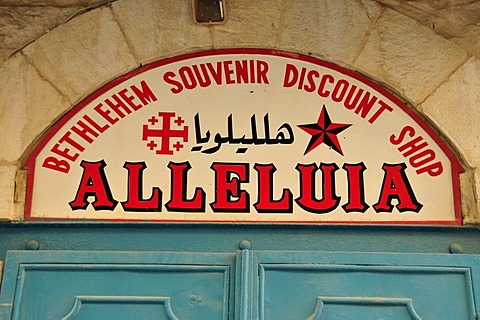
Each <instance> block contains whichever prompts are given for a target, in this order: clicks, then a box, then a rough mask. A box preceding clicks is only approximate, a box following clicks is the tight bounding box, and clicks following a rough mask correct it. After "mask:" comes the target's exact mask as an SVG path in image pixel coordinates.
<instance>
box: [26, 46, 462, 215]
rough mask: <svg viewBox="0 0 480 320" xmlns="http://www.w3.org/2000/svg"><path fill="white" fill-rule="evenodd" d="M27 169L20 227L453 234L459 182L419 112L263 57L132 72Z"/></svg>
mask: <svg viewBox="0 0 480 320" xmlns="http://www.w3.org/2000/svg"><path fill="white" fill-rule="evenodd" d="M25 166H26V168H27V169H28V170H29V178H28V192H27V193H28V195H27V203H26V212H25V218H26V219H28V220H29V219H86V220H115V221H159V222H160V221H164V222H229V223H232V222H234V223H236V222H246V223H254V222H255V223H257V222H259V223H365V224H366V223H408V224H459V223H461V214H460V207H459V190H458V189H459V185H458V174H459V172H461V170H462V168H461V166H460V164H459V163H458V161H457V160H456V158H455V157H454V155H453V154H452V152H451V151H450V150H449V149H448V148H447V147H446V146H445V144H444V143H443V142H442V141H441V140H440V138H439V137H438V136H437V135H436V134H435V133H434V132H433V130H432V129H430V128H429V127H428V126H427V125H426V124H425V123H424V122H423V121H422V120H421V119H420V118H419V117H418V116H417V115H416V114H415V113H414V112H412V111H411V110H410V109H409V108H408V107H407V106H405V105H404V104H403V103H401V102H400V101H399V100H398V99H397V98H395V97H394V96H393V95H392V94H391V93H389V92H388V91H387V90H385V89H384V88H382V87H380V86H379V85H377V84H375V83H373V82H372V81H370V80H368V79H366V78H365V77H363V76H361V75H359V74H357V73H355V72H352V71H349V70H346V69H344V68H341V67H339V66H337V65H334V64H332V63H329V62H325V61H322V60H318V59H315V58H312V57H308V56H302V55H297V54H291V53H284V52H277V51H270V50H257V49H246V50H241V49H232V50H217V51H209V52H201V53H194V54H189V55H183V56H179V57H175V58H171V59H166V60H162V61H159V62H155V63H152V64H150V65H148V66H144V67H142V68H140V69H138V70H135V71H133V72H131V73H129V74H127V75H125V76H123V77H121V78H119V79H117V80H114V81H112V82H111V83H109V84H107V85H106V86H104V87H103V88H101V89H100V90H98V91H96V92H95V93H93V94H92V95H90V96H89V97H88V98H86V99H85V100H84V101H82V102H81V103H80V104H79V105H77V106H75V107H74V108H73V109H72V110H71V111H70V112H68V113H67V114H66V115H65V116H64V117H63V118H62V119H61V120H60V121H59V122H58V123H56V124H55V125H54V126H53V127H52V129H51V130H50V131H49V132H48V134H47V135H46V136H45V137H44V139H43V140H42V141H41V142H40V144H39V145H38V146H37V148H36V149H35V150H34V152H33V153H32V155H31V156H30V157H29V159H28V160H27V162H26V165H25Z"/></svg>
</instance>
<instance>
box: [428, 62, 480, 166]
mask: <svg viewBox="0 0 480 320" xmlns="http://www.w3.org/2000/svg"><path fill="white" fill-rule="evenodd" d="M478 88H480V61H479V60H477V59H475V58H470V59H469V60H468V61H467V62H466V63H465V64H464V65H463V66H462V67H460V68H459V69H458V70H457V71H456V72H455V73H453V74H452V75H451V76H450V78H449V79H448V81H446V82H445V83H444V84H442V85H441V86H440V87H439V88H438V89H437V90H436V91H435V92H434V93H433V94H432V95H431V96H430V97H428V99H427V100H425V102H424V103H422V104H421V105H420V107H421V108H422V110H423V112H424V113H425V114H426V115H427V116H428V117H429V118H430V119H431V120H432V121H433V122H434V123H435V124H436V125H437V126H438V127H439V128H441V130H442V132H443V133H444V134H445V135H446V136H447V137H448V139H450V140H451V141H452V142H453V144H454V145H455V146H456V147H457V148H458V150H459V151H460V153H461V155H462V157H463V158H464V159H465V161H466V162H467V163H468V165H469V166H470V167H472V168H480V108H479V105H480V91H479V90H478Z"/></svg>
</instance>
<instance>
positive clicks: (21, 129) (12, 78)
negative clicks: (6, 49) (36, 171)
mask: <svg viewBox="0 0 480 320" xmlns="http://www.w3.org/2000/svg"><path fill="white" fill-rule="evenodd" d="M0 97H2V99H0V127H1V128H2V134H1V135H0V150H1V152H0V161H2V162H8V163H12V164H15V163H17V161H18V160H19V159H20V158H21V157H22V155H24V154H25V151H26V149H27V147H28V146H29V145H30V144H32V141H36V139H37V138H38V137H39V135H40V133H41V132H42V131H43V130H44V129H45V128H47V127H48V126H49V125H50V124H51V123H52V121H54V120H55V119H56V118H57V117H58V116H59V115H60V114H62V113H63V112H64V111H65V110H66V109H67V108H68V107H69V106H70V103H69V102H68V99H67V98H66V97H64V96H62V95H61V94H60V93H59V92H58V91H57V90H56V89H55V88H54V87H53V86H52V85H51V84H50V83H49V82H48V81H46V80H45V79H43V78H42V77H40V75H39V74H38V72H37V71H36V70H35V68H33V66H32V65H31V64H30V63H29V62H28V61H27V59H25V57H24V56H23V55H21V54H17V55H15V56H14V57H12V58H11V59H9V60H8V61H7V62H6V63H5V65H4V66H3V69H2V73H1V76H0Z"/></svg>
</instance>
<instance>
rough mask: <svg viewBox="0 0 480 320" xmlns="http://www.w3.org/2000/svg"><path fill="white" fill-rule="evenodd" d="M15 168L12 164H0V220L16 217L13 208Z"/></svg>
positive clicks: (14, 218)
mask: <svg viewBox="0 0 480 320" xmlns="http://www.w3.org/2000/svg"><path fill="white" fill-rule="evenodd" d="M16 170H17V167H16V166H14V165H0V220H17V219H16V218H18V217H15V216H14V209H13V200H14V190H15V173H16Z"/></svg>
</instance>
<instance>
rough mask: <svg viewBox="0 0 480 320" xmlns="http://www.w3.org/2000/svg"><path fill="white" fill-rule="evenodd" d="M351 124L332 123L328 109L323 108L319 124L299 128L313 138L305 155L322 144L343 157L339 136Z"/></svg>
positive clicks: (302, 125)
mask: <svg viewBox="0 0 480 320" xmlns="http://www.w3.org/2000/svg"><path fill="white" fill-rule="evenodd" d="M350 126H351V124H343V123H332V121H331V120H330V116H329V115H328V112H327V109H326V108H325V106H323V108H322V111H321V112H320V116H319V117H318V120H317V123H310V124H301V125H299V126H298V127H299V128H300V129H302V130H303V131H305V132H306V133H308V134H309V135H311V136H312V138H311V139H310V142H308V146H307V149H306V150H305V153H304V154H303V155H306V154H307V153H309V152H310V151H312V150H313V149H315V148H316V147H318V146H319V145H321V144H322V143H325V144H326V145H327V146H329V147H331V148H332V149H333V150H335V151H337V152H338V153H340V154H341V155H342V156H343V152H342V148H341V147H340V142H339V141H338V138H337V134H339V133H340V132H342V131H343V130H345V129H347V128H348V127H350Z"/></svg>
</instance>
